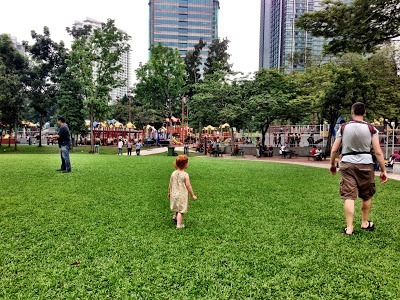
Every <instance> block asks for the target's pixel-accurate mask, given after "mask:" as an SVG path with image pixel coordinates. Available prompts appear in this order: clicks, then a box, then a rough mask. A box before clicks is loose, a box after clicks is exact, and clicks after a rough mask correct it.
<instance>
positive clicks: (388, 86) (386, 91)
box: [365, 47, 400, 128]
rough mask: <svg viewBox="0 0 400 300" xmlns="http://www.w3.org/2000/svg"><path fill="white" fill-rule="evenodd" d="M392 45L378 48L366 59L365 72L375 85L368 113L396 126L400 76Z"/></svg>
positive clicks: (398, 121)
mask: <svg viewBox="0 0 400 300" xmlns="http://www.w3.org/2000/svg"><path fill="white" fill-rule="evenodd" d="M395 54H396V51H395V49H393V48H392V47H385V48H382V49H380V50H378V51H377V52H376V53H374V54H373V55H371V56H370V57H369V58H368V59H366V60H365V72H366V73H367V74H368V76H369V77H370V80H371V81H372V82H373V83H374V86H375V89H376V91H375V95H376V97H375V98H374V101H372V102H370V103H369V105H368V109H367V112H368V115H369V116H370V117H373V118H375V119H380V118H382V119H383V121H384V123H385V124H388V125H389V126H392V125H391V123H392V122H393V123H394V127H395V128H396V127H397V126H398V125H399V123H400V120H399V116H400V91H399V86H400V77H399V75H398V68H397V63H396V57H395Z"/></svg>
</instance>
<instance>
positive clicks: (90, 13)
mask: <svg viewBox="0 0 400 300" xmlns="http://www.w3.org/2000/svg"><path fill="white" fill-rule="evenodd" d="M106 3H107V4H106ZM220 5H221V9H220V12H219V15H220V20H219V36H220V37H221V38H224V37H227V38H228V39H229V40H230V41H231V43H230V48H229V53H230V54H231V63H233V68H234V70H235V71H241V72H244V73H248V72H254V71H256V70H257V69H258V47H259V31H260V28H259V27H260V0H247V1H240V0H220ZM86 17H90V18H93V19H96V20H99V21H103V22H104V21H105V20H106V19H108V18H111V19H114V20H115V22H116V26H117V27H118V28H120V29H122V30H124V31H126V32H127V33H128V34H129V35H130V36H131V37H132V41H131V48H132V73H134V70H135V69H136V68H137V67H138V66H139V62H146V61H147V59H148V50H147V49H148V43H149V42H148V40H149V39H148V20H149V12H148V0H113V1H98V0H65V1H57V0H36V1H33V0H19V1H2V3H1V11H0V33H9V34H11V35H13V36H15V37H17V39H18V41H22V40H28V41H29V42H30V43H31V38H30V31H31V30H35V31H37V32H42V29H43V26H48V27H49V28H50V32H51V35H52V38H53V39H54V40H56V41H59V40H63V41H64V42H65V43H66V44H67V45H68V46H69V44H70V38H69V36H68V34H67V33H66V31H65V27H67V26H72V24H73V22H74V21H76V20H78V21H81V20H83V19H85V18H86Z"/></svg>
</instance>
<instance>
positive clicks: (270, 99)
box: [248, 69, 295, 145]
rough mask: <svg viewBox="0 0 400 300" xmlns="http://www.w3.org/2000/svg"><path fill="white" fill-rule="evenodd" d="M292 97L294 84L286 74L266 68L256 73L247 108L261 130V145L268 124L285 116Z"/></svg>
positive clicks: (263, 142) (293, 95)
mask: <svg viewBox="0 0 400 300" xmlns="http://www.w3.org/2000/svg"><path fill="white" fill-rule="evenodd" d="M294 97H295V84H294V83H293V81H292V80H290V77H289V76H288V75H286V74H283V73H280V72H278V71H277V70H267V69H262V70H260V71H258V72H257V73H256V75H255V79H254V86H253V92H252V96H251V97H250V99H249V104H248V109H249V110H250V112H251V114H252V118H253V119H254V122H255V124H256V125H257V126H258V127H259V128H260V130H261V135H262V141H261V142H262V144H263V145H264V144H265V135H266V133H267V131H268V128H269V126H270V125H271V124H272V123H273V122H274V121H276V120H279V119H282V118H284V117H285V116H287V109H288V107H289V101H290V100H292V99H294Z"/></svg>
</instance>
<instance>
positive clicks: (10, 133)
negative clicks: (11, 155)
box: [8, 125, 12, 148]
mask: <svg viewBox="0 0 400 300" xmlns="http://www.w3.org/2000/svg"><path fill="white" fill-rule="evenodd" d="M11 135H12V127H11V125H10V128H9V130H8V148H11Z"/></svg>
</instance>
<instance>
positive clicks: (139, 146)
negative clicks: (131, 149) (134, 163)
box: [136, 140, 143, 155]
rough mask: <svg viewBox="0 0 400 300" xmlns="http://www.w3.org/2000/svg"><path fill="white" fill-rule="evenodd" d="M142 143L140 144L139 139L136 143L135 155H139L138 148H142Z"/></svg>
mask: <svg viewBox="0 0 400 300" xmlns="http://www.w3.org/2000/svg"><path fill="white" fill-rule="evenodd" d="M142 146H143V144H142V140H139V141H138V142H137V143H136V155H140V148H142Z"/></svg>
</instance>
